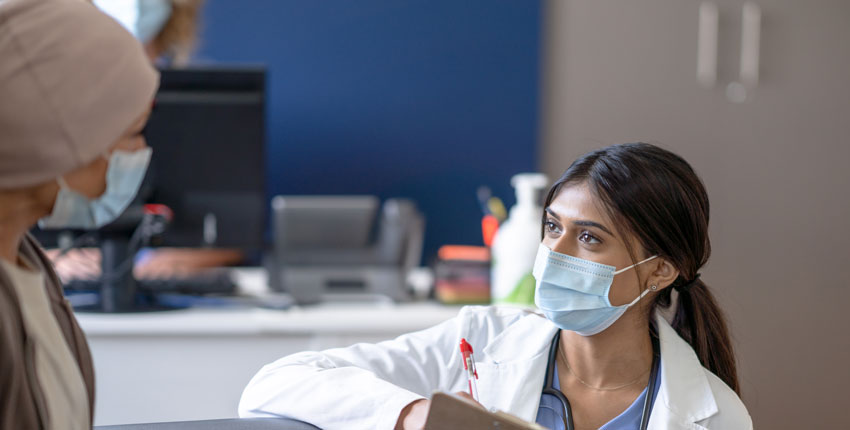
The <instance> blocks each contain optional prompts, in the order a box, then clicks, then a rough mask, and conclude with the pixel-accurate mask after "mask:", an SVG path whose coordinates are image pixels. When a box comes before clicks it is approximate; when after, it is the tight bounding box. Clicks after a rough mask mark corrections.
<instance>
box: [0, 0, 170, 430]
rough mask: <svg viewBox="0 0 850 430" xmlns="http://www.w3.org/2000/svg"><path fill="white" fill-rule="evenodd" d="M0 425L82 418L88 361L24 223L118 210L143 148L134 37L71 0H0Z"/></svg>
mask: <svg viewBox="0 0 850 430" xmlns="http://www.w3.org/2000/svg"><path fill="white" fill-rule="evenodd" d="M0 59H2V60H0V95H1V96H0V429H63V430H78V429H90V428H91V425H92V419H93V413H92V412H93V409H94V371H93V367H92V359H91V354H90V352H89V349H88V345H87V344H86V340H85V336H84V335H83V332H82V330H80V327H79V325H78V324H77V321H76V319H75V318H74V314H73V312H72V310H71V307H70V305H69V303H68V301H67V300H65V298H64V297H63V296H62V287H61V283H60V281H59V279H58V278H57V276H56V273H55V271H54V270H53V268H52V266H51V264H50V262H49V261H48V260H47V257H46V256H45V255H44V252H42V250H41V248H40V247H39V245H38V243H37V242H36V240H35V239H34V238H33V237H32V236H31V235H29V233H28V231H29V230H30V228H31V227H32V226H33V225H35V224H36V223H37V222H38V223H40V224H41V225H44V226H50V227H72V228H96V227H98V226H100V225H103V224H105V223H107V222H109V221H110V220H112V219H113V218H114V217H115V216H117V215H118V214H120V213H121V211H123V209H124V208H125V207H126V205H127V204H128V203H129V202H130V200H131V199H132V198H133V196H134V195H135V193H136V191H137V189H138V186H139V184H140V183H141V181H142V179H143V176H144V173H145V168H146V166H147V162H148V160H149V159H150V155H151V150H150V148H148V147H147V146H146V143H145V139H144V137H143V136H142V135H141V131H142V129H143V127H144V125H145V122H146V121H147V117H148V114H149V112H150V108H151V103H152V101H153V97H154V93H155V91H156V88H157V84H158V81H159V77H158V74H157V72H156V70H154V69H153V67H152V66H151V65H150V63H149V62H148V60H147V57H146V56H145V54H144V51H143V49H142V46H141V44H139V43H138V42H137V41H136V40H135V39H134V38H133V36H132V35H130V34H129V33H128V32H127V31H125V30H124V29H122V28H121V26H120V25H119V24H118V23H117V22H115V21H114V20H113V19H111V18H109V17H108V16H106V15H105V14H103V13H101V12H100V11H98V10H97V9H96V8H95V7H94V6H93V5H91V4H89V3H86V2H83V1H79V0H51V1H43V0H2V1H0Z"/></svg>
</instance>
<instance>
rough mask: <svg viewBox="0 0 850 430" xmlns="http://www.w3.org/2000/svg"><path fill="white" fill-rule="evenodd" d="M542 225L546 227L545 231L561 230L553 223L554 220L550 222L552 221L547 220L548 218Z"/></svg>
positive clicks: (554, 232) (557, 231) (554, 231)
mask: <svg viewBox="0 0 850 430" xmlns="http://www.w3.org/2000/svg"><path fill="white" fill-rule="evenodd" d="M543 227H544V228H545V229H546V233H553V234H558V233H560V232H561V230H560V229H559V228H558V225H557V224H555V223H554V222H552V221H549V220H547V221H546V222H545V223H544V224H543Z"/></svg>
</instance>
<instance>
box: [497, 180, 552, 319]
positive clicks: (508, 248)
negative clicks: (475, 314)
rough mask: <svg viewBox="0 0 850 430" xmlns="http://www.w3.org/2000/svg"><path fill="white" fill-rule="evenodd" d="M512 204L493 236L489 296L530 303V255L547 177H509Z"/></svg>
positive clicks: (536, 242)
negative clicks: (505, 218)
mask: <svg viewBox="0 0 850 430" xmlns="http://www.w3.org/2000/svg"><path fill="white" fill-rule="evenodd" d="M511 185H512V186H513V187H514V189H515V190H516V205H515V206H513V207H512V208H511V211H510V213H509V215H508V219H507V220H506V221H505V222H504V223H502V225H501V226H499V230H498V231H497V232H496V237H495V238H494V239H493V247H492V250H491V251H492V259H493V260H492V266H491V273H490V275H491V276H490V282H491V297H492V299H493V303H496V304H514V305H520V306H534V288H535V282H534V277H533V276H531V269H532V268H533V267H534V257H535V256H536V255H537V247H538V246H539V245H540V232H541V231H542V230H541V223H542V219H543V208H542V207H541V203H542V200H543V199H542V197H543V191H544V190H546V187H547V186H548V185H549V180H548V179H547V178H546V175H543V174H542V173H521V174H518V175H515V176H514V177H513V178H511Z"/></svg>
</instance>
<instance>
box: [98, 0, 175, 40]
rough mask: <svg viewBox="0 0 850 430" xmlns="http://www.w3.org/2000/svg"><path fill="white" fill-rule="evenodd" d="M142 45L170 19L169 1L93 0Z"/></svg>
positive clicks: (156, 33)
mask: <svg viewBox="0 0 850 430" xmlns="http://www.w3.org/2000/svg"><path fill="white" fill-rule="evenodd" d="M94 4H95V5H96V6H97V7H98V8H99V9H100V10H102V11H104V12H106V14H107V15H109V16H111V17H112V18H115V20H116V21H118V22H120V23H121V25H123V26H124V28H126V29H127V30H128V31H129V32H130V33H132V34H133V36H136V39H139V40H140V41H141V42H142V43H143V44H145V43H148V42H150V41H151V40H153V39H154V38H155V37H156V36H157V35H158V34H159V32H160V30H162V27H164V26H165V23H166V22H168V18H170V17H171V9H172V6H171V0H94Z"/></svg>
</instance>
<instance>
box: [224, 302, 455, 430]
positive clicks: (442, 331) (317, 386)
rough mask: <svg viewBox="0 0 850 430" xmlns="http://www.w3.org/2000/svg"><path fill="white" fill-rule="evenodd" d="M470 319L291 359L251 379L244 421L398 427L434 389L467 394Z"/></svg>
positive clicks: (241, 407)
mask: <svg viewBox="0 0 850 430" xmlns="http://www.w3.org/2000/svg"><path fill="white" fill-rule="evenodd" d="M465 320H466V318H465V312H464V311H461V312H460V314H459V315H458V316H457V317H455V318H452V319H451V320H448V321H446V322H444V323H442V324H439V325H437V326H434V327H431V328H429V329H426V330H422V331H418V332H414V333H409V334H405V335H402V336H399V337H398V338H396V339H394V340H389V341H385V342H380V343H377V344H365V343H361V344H356V345H353V346H350V347H348V348H336V349H329V350H326V351H322V352H302V353H298V354H294V355H290V356H287V357H284V358H282V359H280V360H277V361H275V362H273V363H271V364H268V365H266V366H264V367H263V368H262V369H261V370H260V371H259V373H257V375H255V376H254V378H253V379H252V380H251V382H249V384H248V386H247V387H246V388H245V391H244V392H243V394H242V399H241V401H240V403H239V416H241V417H274V416H283V417H288V418H294V419H297V420H301V421H305V422H309V423H311V424H314V425H317V426H319V427H321V428H323V429H326V430H333V429H342V428H345V429H358V428H362V429H367V428H368V429H392V428H394V427H395V425H396V422H397V421H398V419H399V416H400V413H401V412H402V410H403V409H405V407H407V406H408V405H411V403H412V402H414V401H416V400H419V399H425V398H427V397H430V395H431V393H432V392H433V391H435V390H442V391H457V390H460V389H462V385H458V384H459V382H460V383H461V384H462V382H463V381H462V367H463V365H462V363H461V362H460V354H459V353H455V350H456V349H457V348H458V341H459V339H460V337H461V336H462V334H461V330H462V329H463V327H465V326H467V325H468V324H467V322H466V321H465ZM412 407H413V406H411V408H412ZM411 408H408V410H410V409H411Z"/></svg>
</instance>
